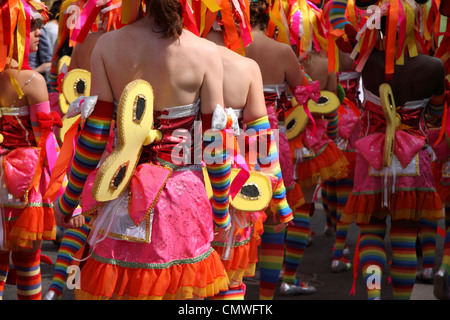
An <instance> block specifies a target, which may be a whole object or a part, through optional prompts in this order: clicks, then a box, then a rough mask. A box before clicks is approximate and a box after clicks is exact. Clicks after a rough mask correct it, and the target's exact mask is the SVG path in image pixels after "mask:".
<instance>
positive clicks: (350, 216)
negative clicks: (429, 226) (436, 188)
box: [340, 190, 443, 224]
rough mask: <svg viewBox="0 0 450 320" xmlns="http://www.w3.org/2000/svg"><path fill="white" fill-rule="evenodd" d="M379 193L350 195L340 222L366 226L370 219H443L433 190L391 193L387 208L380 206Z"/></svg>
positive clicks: (437, 198) (440, 203)
mask: <svg viewBox="0 0 450 320" xmlns="http://www.w3.org/2000/svg"><path fill="white" fill-rule="evenodd" d="M382 196H383V194H382V193H381V192H378V193H374V194H359V195H354V194H351V195H350V197H349V198H348V201H347V204H346V206H345V209H344V212H343V213H342V216H341V220H340V221H341V222H343V223H352V222H356V223H364V224H366V223H369V221H370V218H371V217H374V218H378V219H384V218H385V217H386V216H387V215H390V216H391V219H392V220H400V219H406V220H414V221H418V220H420V219H428V220H438V219H441V218H442V217H443V211H442V202H441V199H440V198H439V195H438V194H437V192H433V191H419V190H411V191H396V192H395V193H394V194H391V197H390V199H389V208H387V207H383V206H382V204H383V202H382Z"/></svg>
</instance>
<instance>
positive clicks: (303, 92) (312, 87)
mask: <svg viewBox="0 0 450 320" xmlns="http://www.w3.org/2000/svg"><path fill="white" fill-rule="evenodd" d="M294 96H295V100H297V102H298V104H299V105H302V106H303V110H305V112H306V115H307V116H308V118H309V119H310V120H311V122H312V123H313V130H312V134H313V135H315V134H316V132H317V126H316V122H315V120H314V117H313V116H312V114H311V112H310V111H309V108H308V101H309V99H311V100H313V101H314V102H316V103H317V102H318V101H319V98H320V82H319V81H313V82H311V83H310V84H309V85H308V86H297V87H296V88H295V92H294Z"/></svg>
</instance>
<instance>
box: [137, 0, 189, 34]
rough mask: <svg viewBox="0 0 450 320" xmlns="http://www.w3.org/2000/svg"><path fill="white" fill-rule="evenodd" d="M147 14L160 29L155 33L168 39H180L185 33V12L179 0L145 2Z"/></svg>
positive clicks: (150, 0) (147, 0) (151, 0)
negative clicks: (161, 34)
mask: <svg viewBox="0 0 450 320" xmlns="http://www.w3.org/2000/svg"><path fill="white" fill-rule="evenodd" d="M145 4H146V6H147V9H146V10H147V13H148V14H150V15H151V16H152V17H153V18H154V19H155V23H156V24H157V25H158V27H160V29H159V30H154V31H155V32H159V33H163V34H164V35H165V36H166V37H167V38H170V39H178V38H179V37H180V35H181V33H182V32H183V12H182V7H181V4H180V2H179V0H145Z"/></svg>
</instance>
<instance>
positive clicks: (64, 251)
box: [49, 218, 90, 298]
mask: <svg viewBox="0 0 450 320" xmlns="http://www.w3.org/2000/svg"><path fill="white" fill-rule="evenodd" d="M89 220H90V218H86V224H84V225H83V227H81V228H74V229H67V230H66V232H65V234H64V237H63V239H62V241H61V245H60V246H59V250H58V256H57V257H56V263H55V271H54V274H53V278H52V283H51V284H50V287H49V290H51V291H54V292H55V293H56V295H57V297H58V298H61V295H62V293H63V291H64V284H65V282H66V279H67V268H68V267H69V266H70V265H71V264H72V258H73V256H74V255H75V253H76V252H77V251H78V250H80V248H81V247H82V246H83V245H84V243H85V242H86V239H87V236H88V235H89V228H88V227H87V224H88V223H89Z"/></svg>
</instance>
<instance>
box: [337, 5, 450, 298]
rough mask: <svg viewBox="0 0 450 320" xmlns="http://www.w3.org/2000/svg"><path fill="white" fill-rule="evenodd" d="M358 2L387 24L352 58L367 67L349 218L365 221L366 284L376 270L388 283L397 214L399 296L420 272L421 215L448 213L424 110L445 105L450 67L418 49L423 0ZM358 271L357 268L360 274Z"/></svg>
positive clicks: (363, 39)
mask: <svg viewBox="0 0 450 320" xmlns="http://www.w3.org/2000/svg"><path fill="white" fill-rule="evenodd" d="M338 2H340V1H338ZM333 4H334V3H333ZM355 4H356V6H357V7H358V8H360V9H362V10H364V9H366V8H368V7H369V6H370V5H377V6H378V7H379V12H380V13H382V18H381V21H380V24H379V27H380V28H378V29H377V28H364V29H361V30H360V33H359V34H358V36H357V37H355V40H356V43H355V42H352V41H350V42H351V43H353V44H355V47H354V49H353V52H352V53H353V55H351V56H353V58H354V59H355V62H356V71H361V72H362V79H363V85H364V103H363V113H362V120H361V133H362V137H361V138H360V139H359V140H358V141H357V142H356V147H357V150H358V151H357V158H356V164H355V179H354V186H353V191H352V193H351V195H350V197H349V200H348V202H347V205H346V207H345V209H344V212H343V214H342V217H341V221H343V222H344V223H351V222H353V221H354V222H356V223H357V224H358V226H359V228H360V238H359V241H358V244H357V252H355V258H356V259H355V262H357V263H360V264H361V268H362V273H363V276H364V279H365V281H366V283H367V279H368V277H369V276H371V275H372V274H373V273H372V271H371V270H374V268H375V269H376V270H377V271H376V272H377V275H379V278H378V281H379V283H381V275H382V272H383V268H384V266H385V264H386V249H385V245H384V241H385V236H386V225H387V222H386V219H387V218H388V217H390V221H391V228H390V232H389V236H390V243H391V246H392V263H391V272H390V275H391V279H392V286H393V298H394V299H409V298H410V296H411V292H412V289H413V286H414V283H415V278H416V272H417V258H416V238H417V232H418V224H419V220H420V219H429V220H437V219H440V218H442V204H441V201H440V199H439V195H438V194H437V193H436V190H435V187H434V181H433V177H432V173H431V167H430V159H429V156H428V153H427V150H426V145H427V143H428V140H427V139H428V137H427V134H426V128H425V123H424V118H423V114H424V112H425V110H427V109H428V108H436V109H439V108H442V103H443V97H444V96H443V93H444V89H445V88H444V69H443V65H442V63H441V62H440V61H439V60H438V59H436V58H433V57H429V56H427V55H423V54H420V53H418V51H417V47H416V46H415V33H414V22H415V19H416V15H417V14H418V12H419V10H418V9H419V7H418V6H419V5H420V4H416V3H412V2H411V1H390V2H385V1H358V0H357V1H355ZM344 7H345V6H344ZM330 18H331V16H330ZM343 20H344V21H345V18H344V19H343ZM343 25H346V26H347V29H349V28H350V29H351V28H352V26H351V25H350V24H348V23H343ZM350 34H351V32H350ZM347 36H348V34H347ZM349 38H351V36H349ZM381 39H382V40H381ZM362 43H366V44H368V46H367V45H362ZM356 54H357V55H356ZM418 70H420V72H419V71H418ZM357 271H358V268H357V267H356V266H355V268H354V275H355V276H356V275H357ZM352 290H354V288H353V289H352ZM367 294H368V298H369V299H380V298H381V288H380V287H379V286H367Z"/></svg>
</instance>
